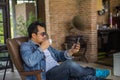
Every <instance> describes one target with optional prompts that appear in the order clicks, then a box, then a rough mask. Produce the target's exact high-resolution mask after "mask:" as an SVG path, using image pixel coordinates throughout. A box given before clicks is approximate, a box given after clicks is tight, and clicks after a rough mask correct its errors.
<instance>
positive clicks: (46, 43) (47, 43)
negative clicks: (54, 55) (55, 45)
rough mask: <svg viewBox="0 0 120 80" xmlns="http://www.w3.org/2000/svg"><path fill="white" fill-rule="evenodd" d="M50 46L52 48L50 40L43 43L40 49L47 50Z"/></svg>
mask: <svg viewBox="0 0 120 80" xmlns="http://www.w3.org/2000/svg"><path fill="white" fill-rule="evenodd" d="M49 46H50V42H49V41H48V40H45V41H43V42H42V43H41V44H40V48H41V49H42V50H45V49H47V48H48V47H49Z"/></svg>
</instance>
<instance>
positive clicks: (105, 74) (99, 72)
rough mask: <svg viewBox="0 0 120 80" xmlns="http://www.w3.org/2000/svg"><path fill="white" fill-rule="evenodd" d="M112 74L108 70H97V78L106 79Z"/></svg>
mask: <svg viewBox="0 0 120 80" xmlns="http://www.w3.org/2000/svg"><path fill="white" fill-rule="evenodd" d="M109 74H110V71H109V70H107V69H96V77H99V78H106V77H108V75H109Z"/></svg>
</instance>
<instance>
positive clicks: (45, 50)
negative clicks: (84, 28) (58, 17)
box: [20, 21, 109, 80]
mask: <svg viewBox="0 0 120 80" xmlns="http://www.w3.org/2000/svg"><path fill="white" fill-rule="evenodd" d="M28 36H29V40H28V42H24V43H22V44H21V47H20V53H21V56H22V59H23V61H24V62H23V65H24V70H26V71H30V70H40V69H41V70H43V72H42V73H41V77H42V80H70V79H71V78H74V79H75V80H105V79H104V78H106V77H107V76H108V75H109V71H108V70H101V69H94V68H91V67H82V66H80V65H79V64H77V63H75V62H73V61H72V57H71V55H72V54H74V53H76V52H78V51H79V49H80V43H75V44H73V46H72V47H71V49H69V50H66V51H60V50H56V49H54V48H53V47H52V46H50V42H49V41H48V39H47V35H46V31H45V24H44V23H40V22H38V21H35V22H33V23H31V24H30V25H29V27H28ZM58 61H64V62H62V63H61V64H58ZM26 80H36V79H35V77H34V76H28V77H26Z"/></svg>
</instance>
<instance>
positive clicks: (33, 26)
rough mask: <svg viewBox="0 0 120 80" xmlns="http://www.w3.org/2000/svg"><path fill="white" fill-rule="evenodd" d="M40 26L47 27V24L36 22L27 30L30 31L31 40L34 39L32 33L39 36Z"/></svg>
mask: <svg viewBox="0 0 120 80" xmlns="http://www.w3.org/2000/svg"><path fill="white" fill-rule="evenodd" d="M38 26H41V27H44V28H45V27H46V25H45V23H43V22H39V21H34V22H33V23H31V24H30V25H29V27H28V29H27V31H28V37H29V38H31V37H32V33H35V34H37V32H38V28H37V27H38Z"/></svg>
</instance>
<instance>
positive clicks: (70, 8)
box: [49, 0, 78, 49]
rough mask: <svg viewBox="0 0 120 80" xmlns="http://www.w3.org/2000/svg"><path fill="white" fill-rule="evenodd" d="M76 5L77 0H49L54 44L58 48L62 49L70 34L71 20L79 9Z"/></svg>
mask: <svg viewBox="0 0 120 80" xmlns="http://www.w3.org/2000/svg"><path fill="white" fill-rule="evenodd" d="M76 5H77V2H76V0H49V13H50V33H51V38H52V39H53V45H52V46H53V47H55V48H57V49H61V45H62V44H63V43H64V39H65V37H66V36H67V35H68V34H69V33H68V30H69V27H70V23H71V20H72V18H73V16H75V15H76V13H77V10H78V9H77V6H76Z"/></svg>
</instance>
